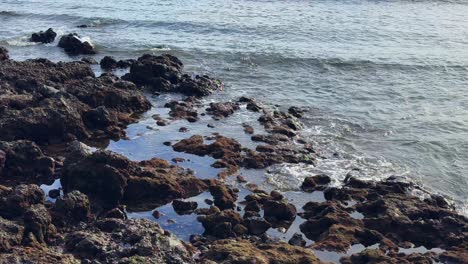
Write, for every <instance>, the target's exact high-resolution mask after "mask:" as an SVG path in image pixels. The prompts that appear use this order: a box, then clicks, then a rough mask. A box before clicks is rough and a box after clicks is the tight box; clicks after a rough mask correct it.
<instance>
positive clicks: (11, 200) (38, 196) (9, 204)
mask: <svg viewBox="0 0 468 264" xmlns="http://www.w3.org/2000/svg"><path fill="white" fill-rule="evenodd" d="M1 193H2V197H0V216H3V217H6V218H11V217H16V216H21V215H23V214H24V212H25V211H26V210H28V209H29V208H30V207H31V206H33V205H36V204H44V202H45V197H44V191H42V190H41V188H39V186H37V185H35V184H29V185H25V184H21V185H18V186H16V187H15V188H14V189H12V190H3V191H2V192H1Z"/></svg>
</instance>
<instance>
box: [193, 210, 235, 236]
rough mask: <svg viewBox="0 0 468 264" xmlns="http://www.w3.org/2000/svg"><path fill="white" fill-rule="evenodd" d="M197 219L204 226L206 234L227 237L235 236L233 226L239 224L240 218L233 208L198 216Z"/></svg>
mask: <svg viewBox="0 0 468 264" xmlns="http://www.w3.org/2000/svg"><path fill="white" fill-rule="evenodd" d="M198 221H200V222H201V223H202V225H203V227H204V228H205V234H206V235H210V236H214V237H217V238H228V237H235V236H236V233H235V231H234V230H233V227H235V226H236V225H238V224H241V223H242V218H241V216H240V215H239V214H238V213H237V212H235V211H234V210H224V211H220V212H218V213H214V214H210V215H206V216H199V217H198Z"/></svg>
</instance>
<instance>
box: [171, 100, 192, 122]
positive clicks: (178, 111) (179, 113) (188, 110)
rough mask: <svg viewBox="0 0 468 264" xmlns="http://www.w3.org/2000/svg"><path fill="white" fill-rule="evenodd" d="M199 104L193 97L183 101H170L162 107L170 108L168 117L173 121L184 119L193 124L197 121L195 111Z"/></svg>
mask: <svg viewBox="0 0 468 264" xmlns="http://www.w3.org/2000/svg"><path fill="white" fill-rule="evenodd" d="M198 103H199V102H198V101H197V100H196V99H194V98H193V97H188V98H186V99H185V100H183V101H171V102H169V103H166V104H165V105H164V107H166V108H170V109H171V111H170V112H169V115H170V116H171V118H172V119H173V120H178V119H186V120H187V121H189V122H191V123H193V122H196V121H198V119H199V118H198V112H197V110H196V109H195V106H196V104H198Z"/></svg>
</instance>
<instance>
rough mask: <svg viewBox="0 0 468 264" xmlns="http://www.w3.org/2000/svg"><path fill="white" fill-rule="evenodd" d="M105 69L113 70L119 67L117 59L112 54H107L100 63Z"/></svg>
mask: <svg viewBox="0 0 468 264" xmlns="http://www.w3.org/2000/svg"><path fill="white" fill-rule="evenodd" d="M99 65H101V68H102V69H104V70H113V69H115V68H117V60H116V59H115V58H114V57H112V56H105V57H104V58H102V60H101V62H100V63H99Z"/></svg>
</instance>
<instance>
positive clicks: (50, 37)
mask: <svg viewBox="0 0 468 264" xmlns="http://www.w3.org/2000/svg"><path fill="white" fill-rule="evenodd" d="M56 36H57V33H55V31H54V30H53V29H51V28H49V29H47V30H46V31H45V32H44V31H40V32H38V33H33V34H32V35H31V39H30V40H31V41H32V42H41V43H51V42H54V40H55V37H56Z"/></svg>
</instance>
